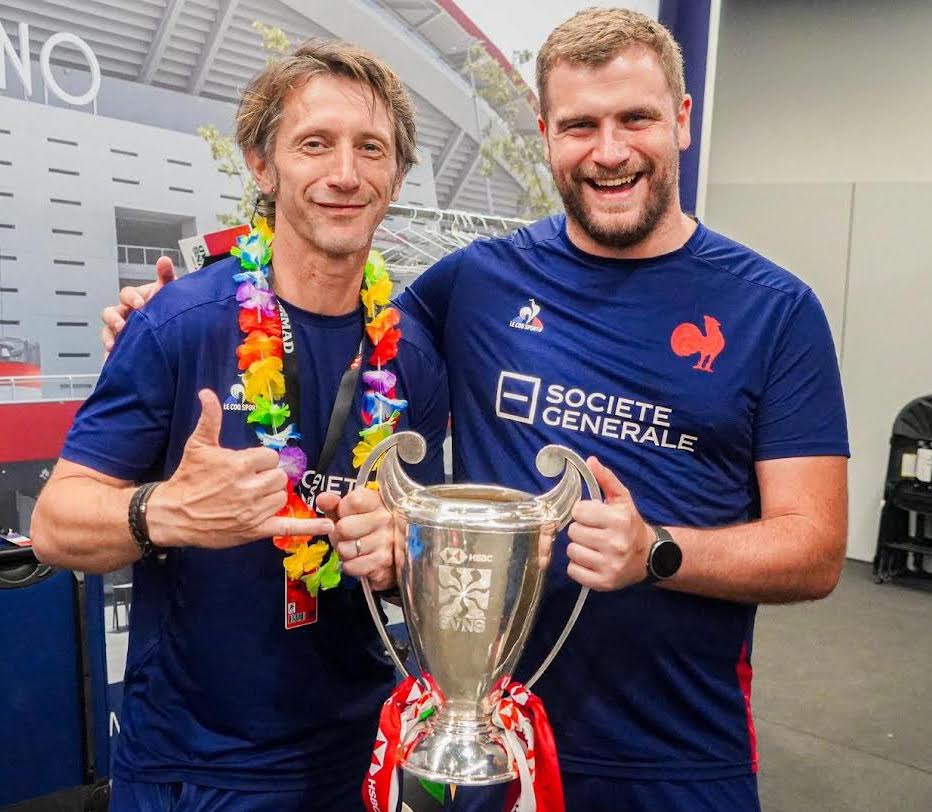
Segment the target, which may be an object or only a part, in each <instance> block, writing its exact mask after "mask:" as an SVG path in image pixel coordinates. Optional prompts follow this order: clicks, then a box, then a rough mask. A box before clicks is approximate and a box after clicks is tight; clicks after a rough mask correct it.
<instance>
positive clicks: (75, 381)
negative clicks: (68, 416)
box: [0, 373, 99, 403]
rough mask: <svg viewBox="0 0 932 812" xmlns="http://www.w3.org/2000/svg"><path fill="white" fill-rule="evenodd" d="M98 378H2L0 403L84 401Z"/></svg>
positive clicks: (94, 374)
mask: <svg viewBox="0 0 932 812" xmlns="http://www.w3.org/2000/svg"><path fill="white" fill-rule="evenodd" d="M98 377H99V375H98V374H97V373H87V374H80V375H14V376H7V377H0V403H6V402H9V401H16V402H23V401H28V400H84V398H86V397H87V396H88V395H89V394H90V393H91V390H92V389H93V388H94V384H96V383H97V378H98Z"/></svg>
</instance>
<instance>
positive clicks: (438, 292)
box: [395, 250, 463, 349]
mask: <svg viewBox="0 0 932 812" xmlns="http://www.w3.org/2000/svg"><path fill="white" fill-rule="evenodd" d="M462 255H463V250H460V251H454V252H453V253H452V254H450V255H448V256H445V257H444V258H443V259H441V260H440V261H439V262H437V263H435V264H434V265H432V266H431V267H430V268H428V269H427V270H426V271H424V273H422V274H421V275H420V276H419V277H418V278H417V279H415V280H414V282H412V283H411V285H409V286H408V287H407V288H406V289H405V290H404V291H403V292H402V293H401V295H400V296H399V297H398V298H397V299H396V300H395V304H396V305H397V307H398V308H399V309H400V310H402V311H403V312H404V313H405V314H406V315H407V316H408V317H409V318H411V319H414V320H415V321H416V322H417V323H418V324H420V325H421V326H422V327H423V328H424V330H425V331H426V332H427V333H428V334H429V335H430V337H431V339H432V340H433V342H434V346H435V347H438V348H441V349H442V347H443V332H444V328H445V327H446V323H447V311H448V309H449V306H450V299H451V297H452V295H453V289H454V287H455V286H456V281H457V278H458V276H459V269H460V265H461V261H460V260H461V258H462Z"/></svg>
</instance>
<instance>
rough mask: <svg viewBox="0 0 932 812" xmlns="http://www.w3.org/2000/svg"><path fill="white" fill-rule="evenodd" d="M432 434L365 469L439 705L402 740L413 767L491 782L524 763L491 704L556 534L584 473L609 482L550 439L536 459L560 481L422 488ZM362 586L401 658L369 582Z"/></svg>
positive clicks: (530, 614) (505, 679)
mask: <svg viewBox="0 0 932 812" xmlns="http://www.w3.org/2000/svg"><path fill="white" fill-rule="evenodd" d="M424 452H425V443H424V440H423V438H422V437H421V436H420V435H419V434H416V433H415V432H400V433H398V434H395V435H393V436H392V437H390V438H388V439H386V440H384V441H383V442H382V443H380V444H379V445H378V446H376V447H375V448H374V449H373V451H372V454H371V455H370V456H369V458H368V459H367V460H366V462H365V463H364V464H363V466H362V468H361V469H360V472H359V478H358V480H357V486H365V483H366V482H367V481H368V479H369V476H370V474H371V472H372V470H373V468H375V467H376V466H378V472H377V476H376V481H377V482H378V486H379V491H380V493H381V496H382V499H383V501H384V503H385V505H386V507H387V508H388V509H389V511H390V512H391V514H392V517H393V521H394V535H395V566H396V574H397V580H398V586H399V590H400V593H401V604H402V610H403V613H404V618H405V622H406V624H407V627H408V631H409V636H410V639H411V647H412V650H413V653H414V656H415V658H416V660H417V663H418V667H419V669H420V681H421V682H422V683H423V684H424V685H425V686H426V687H428V688H429V689H430V690H431V691H432V693H433V695H434V698H435V700H436V703H437V704H436V712H435V713H433V714H432V715H431V716H430V718H429V719H428V720H427V722H426V724H424V725H419V726H417V728H416V729H415V730H414V731H412V733H411V735H410V736H409V738H408V739H407V740H404V741H402V742H401V743H400V763H401V766H402V768H403V769H404V770H406V771H407V772H410V773H412V774H414V775H416V776H418V777H420V778H425V779H428V780H431V781H439V782H442V783H455V784H463V785H475V786H480V785H486V784H497V783H502V782H505V781H510V780H512V779H514V778H516V777H517V772H516V770H515V768H514V765H513V764H512V760H511V758H510V757H509V751H508V749H507V747H506V746H505V744H504V742H503V739H502V735H501V731H500V730H499V729H498V728H497V727H496V726H495V725H494V724H493V722H492V714H493V711H494V709H495V706H496V705H497V703H498V701H499V700H500V699H501V696H502V691H503V689H504V687H505V686H506V685H507V684H508V683H509V682H510V679H511V675H512V672H513V670H514V667H515V665H516V663H517V661H518V659H519V657H520V655H521V653H522V651H523V650H524V644H525V641H526V639H527V636H528V634H529V633H530V631H531V629H532V627H533V624H534V619H535V617H536V615H537V608H538V604H539V602H540V598H541V593H542V590H543V585H544V577H545V575H546V571H547V567H548V565H549V562H550V556H551V551H552V547H553V543H554V540H555V538H556V535H557V533H558V532H559V531H560V530H561V529H562V528H563V527H564V526H565V525H566V524H567V522H568V521H569V518H570V513H571V511H572V508H573V505H574V504H575V503H576V501H577V500H578V499H579V498H580V495H581V479H585V480H586V484H587V487H588V488H589V490H590V492H591V493H592V495H593V496H594V497H595V498H599V496H598V485H597V484H596V483H595V479H594V477H592V474H591V473H590V472H589V469H588V468H587V467H586V465H585V462H584V461H583V460H582V458H580V457H579V456H578V455H577V454H575V452H572V451H570V450H569V449H566V448H563V447H561V446H547V447H546V448H544V449H542V450H541V452H540V453H539V454H538V457H537V467H538V470H540V471H541V473H543V474H544V475H547V476H551V477H553V476H557V475H559V473H560V472H561V471H562V472H563V477H562V479H561V480H560V482H559V483H558V484H557V485H556V486H555V487H554V488H553V489H552V490H551V491H549V492H548V493H545V494H543V495H539V496H533V495H531V494H528V493H525V492H523V491H519V490H513V489H510V488H504V487H498V486H494V485H473V484H452V485H434V486H421V485H418V484H417V483H416V482H414V481H413V480H412V479H411V478H410V477H409V476H408V475H407V474H406V473H405V472H404V471H403V470H402V467H401V465H400V460H404V461H405V462H407V463H416V462H419V461H420V460H421V459H423V457H424ZM362 580H363V588H364V590H365V593H366V599H367V601H368V603H369V608H370V610H371V611H372V613H373V618H374V620H375V621H376V624H377V626H378V628H379V631H380V634H381V635H382V638H383V641H384V642H385V643H386V649H387V650H388V651H389V653H390V654H391V655H392V656H393V658H394V660H395V665H396V667H398V669H399V671H400V672H401V673H402V674H403V675H407V673H408V672H407V670H406V669H405V667H404V665H403V664H402V663H401V662H400V661H399V660H398V658H397V656H396V655H395V654H394V649H393V647H392V646H391V645H390V640H389V638H388V634H387V632H386V631H385V628H384V626H383V625H382V622H381V620H380V618H379V615H378V612H377V610H376V606H375V600H374V598H373V596H372V593H371V590H370V589H369V585H368V582H367V581H366V580H365V579H362ZM587 592H588V590H581V592H580V597H579V600H578V601H577V603H576V607H575V608H574V610H573V612H572V614H571V615H570V619H569V621H568V623H567V625H566V628H564V630H563V634H561V636H560V638H559V639H558V641H557V644H556V645H555V646H554V649H553V651H551V653H550V655H549V656H548V657H547V658H546V660H545V661H544V663H543V665H542V666H541V667H540V668H539V669H538V671H537V673H536V674H535V675H534V676H533V677H532V678H531V680H529V681H528V683H527V687H530V686H531V685H532V684H533V683H534V682H535V681H536V680H537V678H538V677H539V676H540V674H541V673H542V672H543V670H544V669H545V668H546V666H547V665H548V664H549V663H550V661H551V660H552V659H553V657H554V656H555V655H556V653H557V651H558V649H559V647H560V646H561V645H562V643H563V641H564V640H565V639H566V636H567V635H568V634H569V631H570V629H571V628H572V625H573V623H575V620H576V617H577V616H578V614H579V611H580V610H581V608H582V604H583V602H584V601H585V597H586V593H587Z"/></svg>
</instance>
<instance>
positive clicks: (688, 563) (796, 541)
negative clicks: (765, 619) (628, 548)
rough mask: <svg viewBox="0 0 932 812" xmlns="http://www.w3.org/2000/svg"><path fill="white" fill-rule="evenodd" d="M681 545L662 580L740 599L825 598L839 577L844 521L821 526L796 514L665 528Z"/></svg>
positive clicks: (707, 594) (697, 592) (673, 586)
mask: <svg viewBox="0 0 932 812" xmlns="http://www.w3.org/2000/svg"><path fill="white" fill-rule="evenodd" d="M668 529H669V530H670V532H671V534H672V535H673V537H674V538H675V539H676V541H677V542H678V543H679V545H680V547H681V548H682V550H683V563H682V566H681V567H680V570H679V572H678V573H677V574H676V575H675V576H674V577H673V578H671V579H670V580H669V581H666V582H664V584H663V586H664V587H665V588H667V589H673V590H677V591H680V592H689V593H691V594H694V595H702V596H704V597H708V598H720V599H722V600H732V601H739V602H744V603H791V602H793V601H803V600H817V599H819V598H824V597H825V596H826V595H828V594H829V593H830V592H831V591H832V590H833V589H834V588H835V584H836V583H837V582H838V577H839V575H840V573H841V568H842V565H843V563H844V555H845V538H846V532H845V527H844V526H842V527H839V528H837V529H835V530H833V531H832V532H831V533H827V532H826V531H820V530H819V529H818V528H816V526H815V525H814V524H813V523H812V522H810V521H808V520H807V519H805V518H803V517H801V516H795V515H789V516H778V517H773V518H768V519H763V520H761V521H758V522H751V523H749V524H743V525H736V526H734V527H725V528H718V529H713V530H699V529H695V528H686V527H669V528H668Z"/></svg>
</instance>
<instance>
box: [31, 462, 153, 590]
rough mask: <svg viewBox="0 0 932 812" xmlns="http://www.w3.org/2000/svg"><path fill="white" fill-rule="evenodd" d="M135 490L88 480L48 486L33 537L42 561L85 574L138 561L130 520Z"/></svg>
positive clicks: (35, 517)
mask: <svg viewBox="0 0 932 812" xmlns="http://www.w3.org/2000/svg"><path fill="white" fill-rule="evenodd" d="M134 490H135V487H134V486H132V485H129V484H126V485H110V484H105V483H102V482H97V481H94V480H92V479H88V478H85V477H67V476H66V477H61V478H58V479H56V478H54V477H53V479H52V480H50V481H49V482H48V484H47V485H46V487H45V488H44V489H43V492H42V496H41V498H40V499H39V503H38V505H36V510H35V512H34V513H33V517H32V525H31V535H32V542H33V547H34V549H35V551H36V555H37V557H38V558H39V560H41V561H42V562H44V563H46V564H51V565H53V566H56V567H64V568H66V569H72V570H79V571H81V572H93V573H101V572H111V571H113V570H117V569H120V568H121V567H125V566H126V565H127V564H131V563H133V562H134V561H136V560H137V559H138V558H139V548H138V547H137V546H136V543H135V541H133V537H132V534H131V533H130V529H129V522H128V520H127V516H128V511H129V502H130V499H131V498H132V495H133V491H134Z"/></svg>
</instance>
